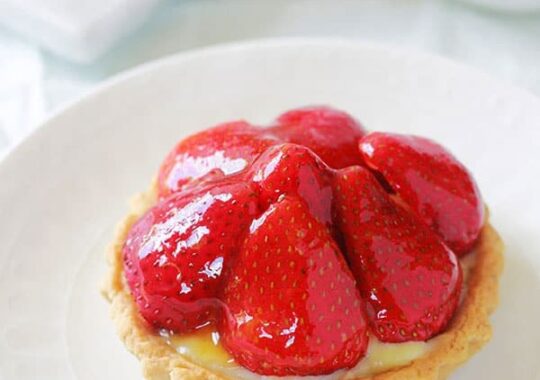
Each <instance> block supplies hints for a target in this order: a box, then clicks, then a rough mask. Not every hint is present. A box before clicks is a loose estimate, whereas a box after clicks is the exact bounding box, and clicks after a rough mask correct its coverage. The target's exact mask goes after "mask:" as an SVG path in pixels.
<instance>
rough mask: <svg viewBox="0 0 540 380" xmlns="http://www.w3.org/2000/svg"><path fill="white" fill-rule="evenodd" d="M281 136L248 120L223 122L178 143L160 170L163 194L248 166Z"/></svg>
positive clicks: (159, 182)
mask: <svg viewBox="0 0 540 380" xmlns="http://www.w3.org/2000/svg"><path fill="white" fill-rule="evenodd" d="M277 142H278V141H277V139H276V138H275V137H273V136H272V135H270V134H269V133H267V132H266V130H265V129H263V128H259V127H255V126H253V125H251V124H248V123H246V122H245V121H234V122H229V123H224V124H220V125H218V126H216V127H214V128H210V129H207V130H204V131H202V132H199V133H197V134H195V135H192V136H190V137H188V138H186V139H184V140H182V141H180V142H179V143H178V145H176V147H175V148H174V149H173V150H172V151H171V152H170V153H169V154H168V156H167V157H166V158H165V160H164V161H163V163H162V164H161V167H160V169H159V174H158V192H159V195H160V197H165V196H167V195H169V194H170V193H174V192H177V191H179V190H181V189H182V188H185V187H186V185H188V184H189V183H190V182H191V181H193V180H197V179H208V178H211V179H216V178H217V179H219V178H222V177H223V176H226V175H231V174H235V173H239V172H241V171H242V170H244V169H246V168H247V167H248V166H249V165H250V164H251V163H252V162H253V160H254V159H255V158H257V156H259V154H261V153H262V152H264V151H265V150H266V148H268V147H269V146H271V145H273V144H275V143H277Z"/></svg>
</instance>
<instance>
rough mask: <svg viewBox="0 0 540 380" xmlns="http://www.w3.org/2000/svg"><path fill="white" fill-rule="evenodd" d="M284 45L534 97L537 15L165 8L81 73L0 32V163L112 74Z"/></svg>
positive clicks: (392, 2) (383, 0)
mask: <svg viewBox="0 0 540 380" xmlns="http://www.w3.org/2000/svg"><path fill="white" fill-rule="evenodd" d="M508 1H512V0H508ZM285 36H326V37H331V36H336V37H347V38H353V39H367V40H374V41H378V42H384V43H389V44H394V45H399V46H402V47H410V48H413V49H417V50H423V51H428V52H434V53H437V54H441V55H444V56H447V57H450V58H452V59H455V60H458V61H462V62H465V63H468V64H470V65H472V66H476V67H477V68H480V69H482V70H484V71H487V72H489V73H491V74H492V75H493V76H495V77H498V78H501V79H503V80H506V81H509V82H513V83H515V84H517V85H520V86H522V87H525V88H528V89H530V90H531V91H533V92H536V93H537V94H540V14H538V13H537V14H509V13H496V12H493V11H489V10H482V9H478V8H474V7H470V6H467V5H464V4H462V3H460V2H457V1H452V0H447V1H444V0H440V1H436V0H434V1H429V0H426V1H422V0H399V1H397V0H328V1H325V0H225V1H209V0H191V1H179V0H170V1H164V2H163V3H162V4H161V5H160V6H159V7H158V9H157V10H156V11H155V12H153V13H152V16H151V18H149V20H148V21H147V22H146V23H145V25H144V26H143V27H142V28H140V29H139V30H138V31H137V32H135V33H133V34H132V35H131V36H130V37H128V38H127V39H124V40H123V41H122V42H121V43H119V44H118V45H117V47H116V48H114V49H112V51H110V52H109V53H107V54H106V55H105V56H103V57H101V58H99V59H98V60H96V61H95V62H93V63H91V64H85V65H82V64H75V63H70V62H68V61H66V60H64V59H63V58H61V57H57V56H54V55H52V54H50V53H47V52H46V51H43V50H41V49H40V48H38V47H36V46H33V45H32V44H30V43H27V42H25V41H24V40H22V39H20V38H19V37H18V36H16V35H14V34H13V33H10V32H8V31H6V30H2V29H0V156H2V154H5V153H6V152H7V151H8V150H9V148H11V147H13V145H14V144H16V143H17V142H18V141H20V140H21V139H22V138H23V137H24V136H25V135H26V134H27V133H28V132H30V131H31V130H32V129H33V128H35V127H36V126H37V125H39V123H40V122H41V121H42V120H44V119H45V118H46V117H47V115H48V114H49V113H50V112H52V111H54V110H55V109H57V108H58V107H59V106H61V105H62V104H63V103H65V102H67V101H70V100H72V99H74V98H76V97H78V96H80V95H82V94H84V93H85V92H87V91H89V90H90V89H91V88H92V87H93V86H94V85H95V84H96V83H98V82H100V81H102V80H104V79H106V78H108V77H109V76H111V75H114V74H116V73H118V72H119V71H122V70H124V69H127V68H130V67H133V66H135V65H137V64H140V63H143V62H146V61H149V60H152V59H155V58H158V57H162V56H164V55H167V54H172V53H176V52H179V51H183V50H186V49H191V48H195V47H201V46H205V45H211V44H217V43H222V42H230V41H235V40H242V39H254V38H268V37H285Z"/></svg>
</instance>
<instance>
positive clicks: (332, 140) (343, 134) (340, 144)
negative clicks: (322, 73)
mask: <svg viewBox="0 0 540 380" xmlns="http://www.w3.org/2000/svg"><path fill="white" fill-rule="evenodd" d="M270 129H271V131H272V132H273V133H275V135H276V136H278V137H279V138H280V139H281V140H283V141H284V142H290V143H295V144H300V145H304V146H306V147H308V148H310V149H311V150H313V151H314V152H315V153H316V154H317V155H318V156H319V157H320V158H321V159H322V160H323V161H324V162H325V163H326V164H327V165H329V166H330V167H332V168H344V167H346V166H350V165H359V164H361V163H362V160H361V158H360V156H359V154H358V140H359V139H360V138H361V137H362V136H364V135H365V134H366V132H365V130H364V128H363V127H362V126H361V125H360V123H358V122H357V121H356V120H354V119H353V118H352V117H351V116H350V115H349V114H347V113H345V112H342V111H338V110H335V109H332V108H330V107H321V106H319V107H305V108H298V109H295V110H291V111H288V112H285V113H284V114H282V115H281V116H279V117H278V119H277V125H276V126H274V127H272V128H270Z"/></svg>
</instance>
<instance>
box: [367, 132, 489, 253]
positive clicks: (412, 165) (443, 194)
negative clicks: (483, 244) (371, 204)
mask: <svg viewBox="0 0 540 380" xmlns="http://www.w3.org/2000/svg"><path fill="white" fill-rule="evenodd" d="M360 151H361V153H362V157H363V160H364V161H365V163H366V164H367V166H369V167H370V168H372V169H374V170H376V171H377V172H379V173H380V174H381V175H382V176H383V177H384V179H385V180H386V182H387V183H388V184H389V185H390V186H391V187H392V188H393V190H394V191H395V192H396V193H397V195H398V196H399V198H401V200H402V201H404V202H405V203H406V204H407V205H408V206H409V207H410V209H411V210H412V211H413V212H414V213H416V215H418V216H419V217H420V219H422V220H423V221H424V223H426V224H427V225H428V226H430V227H431V228H433V229H434V230H435V231H436V232H437V233H438V234H439V235H440V236H441V237H442V238H443V240H444V241H445V242H446V244H448V246H449V247H450V248H452V250H454V252H455V253H456V254H458V255H461V254H464V253H466V252H468V251H470V250H471V248H472V247H473V245H474V243H475V242H476V240H477V239H478V236H479V234H480V230H481V228H482V225H483V223H484V203H483V201H482V197H481V195H480V191H479V190H478V187H477V186H476V183H475V181H474V179H473V178H472V176H471V174H470V173H469V171H468V170H467V169H466V168H465V166H463V165H462V164H461V163H460V162H459V161H458V160H457V159H456V158H455V157H454V156H453V155H452V154H451V153H450V152H448V151H447V150H446V149H444V148H443V147H442V146H440V145H439V144H437V143H435V142H433V141H431V140H429V139H426V138H423V137H417V136H406V135H398V134H391V133H380V132H374V133H370V134H369V135H367V136H365V137H364V138H363V139H362V140H361V143H360Z"/></svg>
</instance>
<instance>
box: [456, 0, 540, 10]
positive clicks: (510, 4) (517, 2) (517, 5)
mask: <svg viewBox="0 0 540 380" xmlns="http://www.w3.org/2000/svg"><path fill="white" fill-rule="evenodd" d="M461 1H463V2H468V3H471V4H476V5H479V6H482V7H487V8H492V9H495V10H500V11H513V12H525V11H536V10H538V9H540V0H461Z"/></svg>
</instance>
